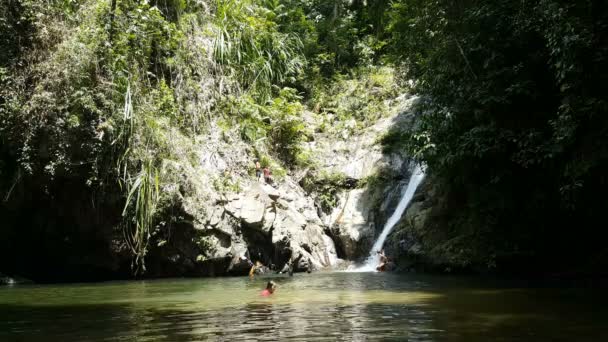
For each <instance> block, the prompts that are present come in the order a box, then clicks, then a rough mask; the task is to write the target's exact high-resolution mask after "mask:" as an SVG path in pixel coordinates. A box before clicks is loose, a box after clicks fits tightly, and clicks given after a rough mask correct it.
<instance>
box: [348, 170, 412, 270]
mask: <svg viewBox="0 0 608 342" xmlns="http://www.w3.org/2000/svg"><path fill="white" fill-rule="evenodd" d="M422 179H424V170H423V169H422V167H420V166H418V165H416V167H415V168H414V171H413V172H412V177H410V181H409V183H408V184H407V187H406V189H405V192H404V193H403V196H402V197H401V200H399V204H398V205H397V208H395V211H394V212H393V215H391V217H390V218H389V219H388V221H386V224H385V225H384V228H383V229H382V233H381V234H380V236H378V240H376V242H375V243H374V246H373V247H372V250H371V251H370V252H369V256H368V257H367V259H366V260H365V263H364V264H363V265H362V266H361V267H359V268H357V269H355V270H354V271H356V272H372V271H375V270H376V267H377V266H378V264H379V262H380V257H379V256H378V254H377V251H379V250H380V249H382V246H383V245H384V241H385V240H386V238H387V237H388V234H390V232H391V230H392V229H393V226H395V224H397V222H398V221H399V219H400V218H401V215H403V212H404V211H405V209H407V206H408V204H410V201H411V200H412V197H414V193H415V192H416V188H418V185H419V184H420V182H421V181H422Z"/></svg>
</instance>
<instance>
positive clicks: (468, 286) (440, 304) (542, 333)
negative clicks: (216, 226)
mask: <svg viewBox="0 0 608 342" xmlns="http://www.w3.org/2000/svg"><path fill="white" fill-rule="evenodd" d="M275 281H276V282H277V283H279V289H278V290H277V292H276V293H275V294H274V295H273V296H271V297H269V298H264V297H261V296H260V295H259V292H260V291H261V289H262V288H263V287H264V283H265V280H264V279H256V280H254V281H250V280H249V279H246V278H222V279H188V280H162V281H147V282H120V283H104V284H97V285H59V286H27V287H12V288H2V289H0V341H121V340H124V341H135V340H136V341H202V340H227V341H228V340H230V341H235V340H243V341H244V340H247V341H251V340H315V341H317V340H328V341H331V340H344V341H351V340H354V341H362V340H380V339H381V340H408V341H600V340H608V339H606V337H608V335H605V332H604V328H605V327H604V323H605V322H608V320H606V318H608V314H607V313H608V310H607V309H606V308H605V306H604V305H602V304H606V302H605V301H604V300H603V299H602V298H601V297H599V294H594V293H592V292H589V291H584V290H576V289H550V288H544V289H540V288H537V289H524V288H522V287H521V286H507V285H505V284H497V283H493V284H487V283H486V284H481V283H480V280H475V279H455V278H447V277H420V276H418V277H413V276H397V275H390V274H373V273H325V274H323V273H320V274H313V275H297V276H295V277H293V278H278V279H275Z"/></svg>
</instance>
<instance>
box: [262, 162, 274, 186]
mask: <svg viewBox="0 0 608 342" xmlns="http://www.w3.org/2000/svg"><path fill="white" fill-rule="evenodd" d="M264 181H265V182H266V184H268V185H271V184H272V172H270V168H269V167H268V165H266V166H264Z"/></svg>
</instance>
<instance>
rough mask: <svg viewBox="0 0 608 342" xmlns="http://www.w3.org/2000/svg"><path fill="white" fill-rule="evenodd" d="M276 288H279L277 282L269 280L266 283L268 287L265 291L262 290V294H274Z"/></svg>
mask: <svg viewBox="0 0 608 342" xmlns="http://www.w3.org/2000/svg"><path fill="white" fill-rule="evenodd" d="M276 289H277V284H276V283H275V282H274V281H272V280H271V281H269V282H268V284H266V288H265V289H264V291H262V293H261V295H262V296H263V297H268V296H270V295H271V294H273V293H274V291H275V290H276Z"/></svg>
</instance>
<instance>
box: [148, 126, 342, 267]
mask: <svg viewBox="0 0 608 342" xmlns="http://www.w3.org/2000/svg"><path fill="white" fill-rule="evenodd" d="M220 131H221V130H219V129H217V130H214V129H211V130H210V132H209V133H208V135H207V137H206V139H205V140H204V141H200V142H196V143H195V144H194V145H192V144H190V147H189V148H188V149H189V150H190V151H182V150H181V149H180V148H178V147H180V146H181V148H183V147H184V146H189V145H188V144H189V143H188V142H186V141H184V143H183V144H179V143H177V144H174V145H173V146H175V147H176V150H175V151H172V154H174V155H179V154H180V153H183V154H186V153H189V152H190V153H192V152H194V153H195V155H196V156H197V161H196V162H195V163H180V164H179V165H174V167H175V174H176V175H179V176H177V177H176V180H175V184H173V185H171V186H167V187H166V188H165V189H163V190H164V191H163V193H164V194H165V197H166V201H168V202H170V203H173V206H172V207H171V211H172V212H173V214H172V215H173V216H174V217H175V218H176V221H177V222H174V223H173V224H172V228H171V230H172V232H171V235H170V236H162V234H159V236H157V237H156V238H155V239H154V241H153V242H152V244H153V245H156V246H155V248H153V249H152V251H151V253H150V255H149V256H148V257H147V259H146V263H147V264H148V271H149V273H150V274H151V275H156V274H159V275H160V274H162V275H167V273H168V272H169V275H171V272H176V273H177V274H186V275H188V274H191V275H223V274H233V275H242V274H247V273H248V271H249V269H250V267H251V263H252V262H256V261H260V262H262V263H263V264H264V265H266V266H269V267H270V268H272V269H280V268H281V267H282V266H283V265H284V264H285V263H287V262H288V261H289V260H290V259H291V260H294V261H297V262H296V264H295V270H296V271H306V270H308V269H309V268H314V269H322V268H326V267H332V266H334V265H336V264H337V263H338V262H340V260H339V259H338V256H337V252H336V247H335V245H334V242H333V240H332V239H331V238H330V237H329V236H328V235H327V234H326V231H327V227H326V226H325V225H324V223H323V221H322V220H321V219H320V217H319V215H318V213H317V209H316V207H315V203H314V200H313V199H312V198H311V197H310V196H308V194H307V193H306V192H305V191H304V190H303V189H302V187H301V186H300V185H299V184H298V182H296V181H295V180H294V179H292V178H291V177H290V176H289V175H286V176H284V177H283V178H281V179H277V180H276V182H275V183H276V184H275V185H274V186H270V185H268V184H265V183H263V182H261V181H258V180H256V179H255V177H253V176H251V175H250V174H249V172H248V171H247V170H248V169H251V168H252V166H253V164H254V162H253V161H254V159H255V158H254V156H253V154H252V153H253V151H252V150H251V148H250V147H249V145H247V144H245V143H243V142H242V141H240V140H238V139H233V138H231V137H235V136H239V135H238V134H231V133H230V132H228V133H226V132H224V133H223V134H221V133H219V132H220ZM249 153H251V155H248V154H249ZM166 230H167V229H162V231H166ZM159 244H160V245H159ZM175 270H177V271H175Z"/></svg>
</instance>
